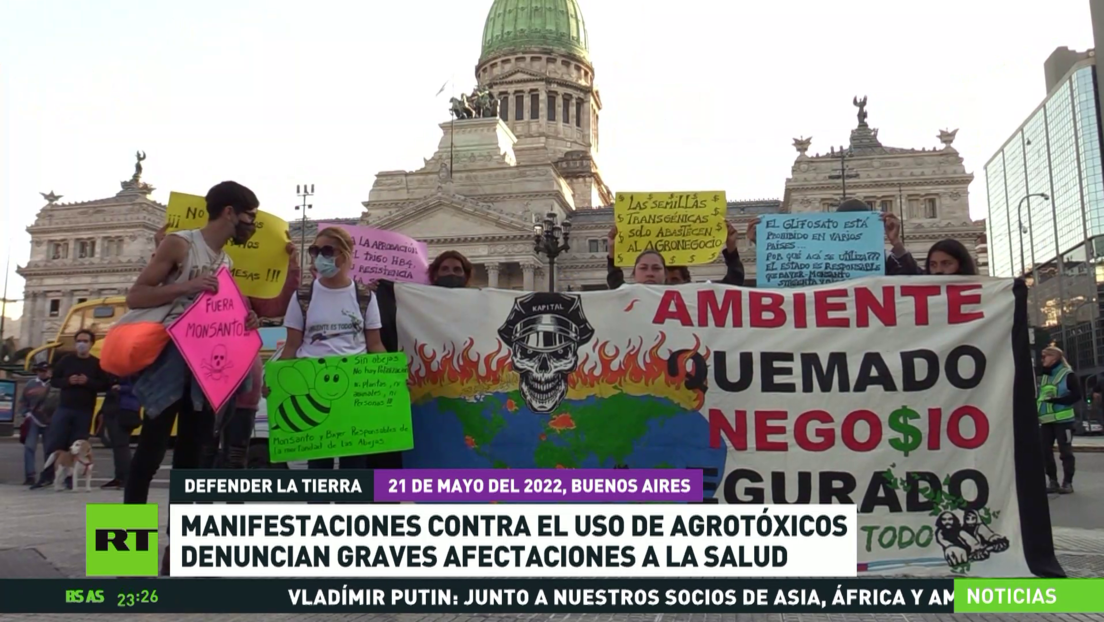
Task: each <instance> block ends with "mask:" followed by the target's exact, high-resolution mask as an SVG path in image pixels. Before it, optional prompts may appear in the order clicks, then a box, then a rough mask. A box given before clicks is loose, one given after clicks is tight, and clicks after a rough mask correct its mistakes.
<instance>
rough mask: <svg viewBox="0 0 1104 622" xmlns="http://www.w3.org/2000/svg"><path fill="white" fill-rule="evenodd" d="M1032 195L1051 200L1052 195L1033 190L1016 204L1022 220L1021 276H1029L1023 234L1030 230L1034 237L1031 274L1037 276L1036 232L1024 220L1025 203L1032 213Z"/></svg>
mask: <svg viewBox="0 0 1104 622" xmlns="http://www.w3.org/2000/svg"><path fill="white" fill-rule="evenodd" d="M1031 197H1039V198H1041V199H1042V200H1044V201H1049V200H1050V195H1048V194H1047V193H1045V192H1033V193H1031V194H1029V195H1027V196H1025V197H1024V198H1022V199H1020V204H1019V205H1017V206H1016V218H1017V219H1018V220H1019V222H1020V276H1027V262H1026V261H1025V260H1024V246H1023V236H1024V234H1025V233H1028V232H1029V231H1030V233H1031V239H1032V244H1031V274H1032V276H1036V275H1035V244H1034V240H1035V232H1034V231H1033V230H1032V229H1031V227H1025V226H1024V222H1023V206H1024V203H1027V213H1028V215H1029V216H1030V215H1031Z"/></svg>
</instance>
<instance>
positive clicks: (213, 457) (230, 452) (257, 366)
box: [204, 357, 264, 469]
mask: <svg viewBox="0 0 1104 622" xmlns="http://www.w3.org/2000/svg"><path fill="white" fill-rule="evenodd" d="M248 386H249V389H248V390H247V391H242V392H240V393H238V396H237V399H236V400H235V402H234V406H233V407H232V408H229V409H227V410H226V411H225V412H224V413H223V416H222V417H221V419H220V420H219V421H218V425H217V426H216V433H215V439H214V441H215V442H214V446H213V447H211V449H210V452H209V462H207V463H206V464H204V467H205V468H206V467H211V468H219V469H244V468H245V467H246V466H247V465H248V462H249V439H250V438H251V437H252V436H253V426H254V424H255V423H256V421H257V410H258V408H260V403H261V391H262V388H263V386H264V364H263V363H262V362H261V358H260V357H257V358H256V359H255V360H254V361H253V367H252V368H251V369H250V370H249V383H248ZM205 458H206V456H205Z"/></svg>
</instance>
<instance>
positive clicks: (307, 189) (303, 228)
mask: <svg viewBox="0 0 1104 622" xmlns="http://www.w3.org/2000/svg"><path fill="white" fill-rule="evenodd" d="M295 194H297V195H299V198H300V199H302V200H303V202H302V203H301V204H300V205H296V206H295V211H299V210H303V218H302V222H301V224H300V226H299V265H300V266H304V267H306V266H308V265H309V264H308V263H307V260H306V257H305V256H304V255H303V253H305V252H306V251H307V210H309V209H314V205H313V204H308V203H307V199H308V198H310V197H313V196H314V184H303V185H302V186H299V185H297V186H295Z"/></svg>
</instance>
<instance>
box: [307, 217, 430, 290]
mask: <svg viewBox="0 0 1104 622" xmlns="http://www.w3.org/2000/svg"><path fill="white" fill-rule="evenodd" d="M326 227H340V228H341V229H344V230H346V231H348V232H349V235H351V236H352V237H353V271H352V272H351V273H350V274H351V276H353V278H355V279H356V280H358V281H360V282H361V283H365V284H368V283H371V282H373V281H378V280H387V281H394V282H396V283H422V284H427V283H429V274H428V271H429V255H428V251H427V250H426V244H425V242H419V241H418V240H415V239H413V238H410V237H407V236H405V235H403V234H401V233H396V232H394V231H384V230H383V229H374V228H372V227H365V226H361V225H342V224H337V223H319V224H318V230H319V231H321V230H323V229H325V228H326Z"/></svg>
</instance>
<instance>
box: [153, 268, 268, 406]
mask: <svg viewBox="0 0 1104 622" xmlns="http://www.w3.org/2000/svg"><path fill="white" fill-rule="evenodd" d="M215 276H216V277H217V278H218V292H216V293H214V294H212V293H210V292H206V293H204V294H202V295H201V296H200V297H199V298H197V299H196V301H195V303H193V304H192V306H191V307H189V308H188V310H187V311H185V312H184V314H183V315H181V316H180V317H179V318H178V319H177V320H176V321H175V322H173V324H172V326H170V327H169V336H171V337H172V340H173V343H175V344H176V347H177V349H178V350H180V354H181V355H182V356H183V357H184V360H185V361H186V362H187V363H188V367H189V368H190V369H191V370H192V373H193V374H195V377H196V380H197V381H198V382H199V386H200V388H202V389H203V394H204V395H206V396H207V401H208V402H210V403H211V407H212V408H214V410H215V412H218V411H219V410H220V409H221V408H222V407H223V406H224V405H225V404H226V402H227V401H228V400H229V399H230V398H231V397H232V396H233V395H234V392H235V391H236V390H237V388H238V386H240V385H241V383H242V380H244V379H245V377H246V375H247V374H249V371H250V370H251V369H252V368H253V362H254V361H255V360H256V359H257V354H258V353H259V352H260V351H261V335H260V334H259V333H258V332H257V331H256V330H248V329H246V327H245V322H246V319H247V318H248V317H249V305H248V304H246V301H245V298H243V297H242V295H241V291H239V290H238V286H237V285H236V284H235V283H234V277H233V276H232V275H231V274H230V271H229V270H227V269H226V268H225V267H223V268H221V269H219V271H218V273H217V274H216V275H215Z"/></svg>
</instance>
